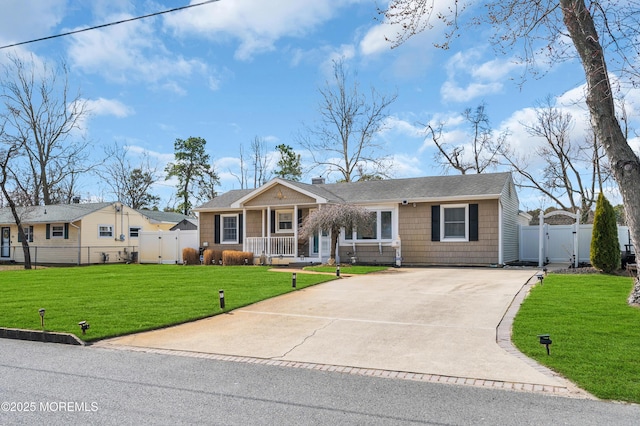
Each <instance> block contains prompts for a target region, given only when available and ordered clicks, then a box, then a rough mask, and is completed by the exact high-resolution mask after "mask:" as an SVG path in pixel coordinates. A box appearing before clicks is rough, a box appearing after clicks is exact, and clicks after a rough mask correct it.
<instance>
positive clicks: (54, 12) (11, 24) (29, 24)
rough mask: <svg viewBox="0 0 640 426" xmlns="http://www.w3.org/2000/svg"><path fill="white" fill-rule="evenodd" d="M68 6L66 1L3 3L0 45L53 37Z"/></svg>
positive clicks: (0, 15) (33, 0)
mask: <svg viewBox="0 0 640 426" xmlns="http://www.w3.org/2000/svg"><path fill="white" fill-rule="evenodd" d="M66 4H67V1H66V0H47V1H42V0H20V1H4V2H2V13H0V41H2V43H0V44H13V43H20V42H24V41H29V40H32V39H34V38H40V37H46V36H48V35H51V30H52V29H53V28H55V26H56V25H58V24H59V23H60V21H62V18H63V17H64V14H65V12H66V10H65V9H66ZM26 46H28V45H26Z"/></svg>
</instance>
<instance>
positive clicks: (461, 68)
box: [440, 49, 521, 102]
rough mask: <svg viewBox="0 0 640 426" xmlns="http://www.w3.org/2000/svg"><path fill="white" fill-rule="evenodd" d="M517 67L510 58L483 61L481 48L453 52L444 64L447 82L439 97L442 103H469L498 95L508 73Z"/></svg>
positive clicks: (518, 66)
mask: <svg viewBox="0 0 640 426" xmlns="http://www.w3.org/2000/svg"><path fill="white" fill-rule="evenodd" d="M520 67H521V66H520V65H518V64H517V63H516V62H515V61H513V60H510V59H491V60H488V61H485V60H484V57H483V49H474V50H468V51H465V52H457V53H456V54H454V55H453V56H452V57H451V58H450V59H449V61H448V62H447V64H446V70H447V81H446V82H445V83H444V84H443V85H442V87H441V89H440V94H441V96H442V98H443V100H444V101H445V102H469V101H471V100H473V99H477V98H481V97H483V96H487V95H491V94H495V93H500V92H502V91H503V89H504V83H503V82H504V81H505V80H506V79H508V78H509V74H511V73H512V72H513V71H514V70H517V69H519V68H520Z"/></svg>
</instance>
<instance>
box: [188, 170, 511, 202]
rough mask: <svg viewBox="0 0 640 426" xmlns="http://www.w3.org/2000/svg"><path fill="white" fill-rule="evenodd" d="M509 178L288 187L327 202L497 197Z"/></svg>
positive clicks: (226, 197) (232, 197) (225, 198)
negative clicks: (298, 189) (303, 191)
mask: <svg viewBox="0 0 640 426" xmlns="http://www.w3.org/2000/svg"><path fill="white" fill-rule="evenodd" d="M510 179H511V173H508V172H506V173H483V174H473V175H454V176H429V177H419V178H407V179H389V180H374V181H366V182H343V183H328V184H309V183H301V182H294V181H288V183H289V184H290V185H292V186H295V187H297V188H300V189H302V190H305V191H307V192H310V193H312V194H315V195H317V196H319V197H322V198H324V199H326V200H328V202H330V203H376V202H389V201H392V202H394V201H395V202H400V201H402V200H407V201H409V202H413V201H425V200H430V199H460V200H463V199H470V198H477V197H496V198H498V197H499V196H500V194H501V193H502V191H503V190H504V188H505V185H506V184H507V182H508V181H509V180H510ZM253 191H256V190H255V189H242V190H233V191H229V192H226V193H224V194H222V195H220V196H219V197H217V198H214V199H213V200H211V201H209V202H208V203H206V204H204V205H202V206H200V207H199V208H198V209H205V210H206V209H224V208H229V207H230V206H231V204H233V203H234V202H236V201H238V200H239V199H241V198H242V197H244V196H246V195H248V194H250V193H251V192H253Z"/></svg>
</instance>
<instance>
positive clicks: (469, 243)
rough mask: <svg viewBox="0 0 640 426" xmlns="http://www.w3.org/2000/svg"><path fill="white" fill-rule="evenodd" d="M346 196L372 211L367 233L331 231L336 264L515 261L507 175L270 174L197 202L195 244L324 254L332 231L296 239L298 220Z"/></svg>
mask: <svg viewBox="0 0 640 426" xmlns="http://www.w3.org/2000/svg"><path fill="white" fill-rule="evenodd" d="M334 203H349V204H357V205H361V206H364V207H365V208H367V209H369V210H371V212H372V213H373V214H374V215H375V226H374V227H373V229H372V230H371V231H370V232H367V233H360V232H358V230H357V229H353V230H350V231H349V232H345V230H344V229H343V230H342V231H341V234H340V236H339V239H338V256H339V261H341V262H343V263H344V262H357V263H364V264H400V263H401V264H403V265H502V264H505V263H507V262H510V261H515V260H518V235H519V234H518V220H519V210H518V204H519V202H518V195H517V193H516V190H515V186H514V184H513V180H512V178H511V174H510V173H487V174H474V175H456V176H437V177H421V178H410V179H392V180H379V181H366V182H348V183H334V184H325V183H324V180H323V179H314V180H313V183H312V184H306V183H300V182H293V181H288V180H284V179H280V178H276V179H273V180H271V181H269V182H268V183H266V184H264V185H263V186H261V187H260V188H257V189H248V190H233V191H229V192H226V193H224V194H222V195H220V196H219V197H216V198H214V199H213V200H211V201H209V202H208V203H206V204H204V205H202V206H200V207H198V208H196V209H194V210H195V211H196V212H197V213H198V215H199V233H200V245H201V246H203V247H209V248H214V249H218V250H224V249H234V250H243V251H249V252H253V254H254V259H255V261H256V262H259V261H260V257H261V255H262V254H264V257H265V258H267V262H268V263H271V264H288V263H294V262H326V261H327V259H328V257H329V244H330V236H329V235H328V234H327V233H326V232H320V231H319V232H318V233H316V235H314V236H312V237H310V238H309V239H305V240H303V239H300V238H299V236H298V227H299V225H300V224H301V223H302V221H303V220H304V218H306V217H307V216H308V215H309V214H310V213H311V212H313V211H314V210H315V209H321V208H322V206H323V205H326V204H334Z"/></svg>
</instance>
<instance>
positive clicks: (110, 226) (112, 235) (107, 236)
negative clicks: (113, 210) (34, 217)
mask: <svg viewBox="0 0 640 426" xmlns="http://www.w3.org/2000/svg"><path fill="white" fill-rule="evenodd" d="M102 227H106V228H109V229H110V230H111V235H100V228H102ZM114 232H115V230H114V227H113V225H105V224H101V225H98V238H113V237H114ZM52 233H53V231H52Z"/></svg>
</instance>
